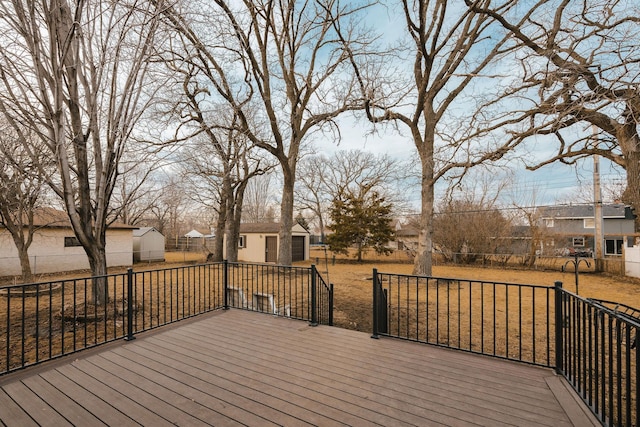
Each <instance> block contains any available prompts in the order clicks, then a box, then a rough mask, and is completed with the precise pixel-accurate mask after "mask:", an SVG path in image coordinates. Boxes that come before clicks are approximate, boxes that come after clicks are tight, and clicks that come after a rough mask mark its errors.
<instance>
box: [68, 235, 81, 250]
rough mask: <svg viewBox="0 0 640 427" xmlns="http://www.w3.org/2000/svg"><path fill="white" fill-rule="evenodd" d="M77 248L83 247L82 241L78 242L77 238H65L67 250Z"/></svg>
mask: <svg viewBox="0 0 640 427" xmlns="http://www.w3.org/2000/svg"><path fill="white" fill-rule="evenodd" d="M76 246H82V245H81V244H80V241H78V238H77V237H75V236H74V237H65V238H64V247H65V248H73V247H76Z"/></svg>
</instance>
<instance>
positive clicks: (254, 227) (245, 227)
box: [240, 222, 308, 234]
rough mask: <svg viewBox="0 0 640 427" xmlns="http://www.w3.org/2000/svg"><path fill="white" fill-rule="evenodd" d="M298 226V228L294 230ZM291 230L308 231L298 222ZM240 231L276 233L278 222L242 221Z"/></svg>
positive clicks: (278, 228)
mask: <svg viewBox="0 0 640 427" xmlns="http://www.w3.org/2000/svg"><path fill="white" fill-rule="evenodd" d="M297 227H299V229H298V230H295V229H296V228H297ZM291 229H292V231H298V232H304V233H308V231H307V230H306V229H305V228H304V227H303V226H301V225H300V224H298V223H295V224H294V225H293V227H292V228H291ZM240 232H241V233H269V234H277V233H278V232H280V223H279V222H243V223H241V224H240Z"/></svg>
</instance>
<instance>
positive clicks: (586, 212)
mask: <svg viewBox="0 0 640 427" xmlns="http://www.w3.org/2000/svg"><path fill="white" fill-rule="evenodd" d="M539 211H540V214H541V216H542V218H555V219H583V218H593V217H594V206H593V205H563V206H545V207H541V208H539ZM602 216H603V217H604V218H612V219H613V218H619V219H633V218H634V215H633V212H632V211H631V208H630V207H629V206H625V205H623V204H615V205H602Z"/></svg>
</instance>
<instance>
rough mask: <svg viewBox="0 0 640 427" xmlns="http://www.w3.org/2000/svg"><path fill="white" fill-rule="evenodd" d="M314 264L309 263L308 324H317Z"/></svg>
mask: <svg viewBox="0 0 640 427" xmlns="http://www.w3.org/2000/svg"><path fill="white" fill-rule="evenodd" d="M316 275H317V272H316V266H315V264H311V321H310V322H309V325H310V326H318V307H317V301H318V290H317V289H316V285H317V278H316Z"/></svg>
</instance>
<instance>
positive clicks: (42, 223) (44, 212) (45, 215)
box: [0, 208, 138, 229]
mask: <svg viewBox="0 0 640 427" xmlns="http://www.w3.org/2000/svg"><path fill="white" fill-rule="evenodd" d="M24 223H26V219H25V222H24ZM33 225H34V226H36V227H41V228H43V227H50V228H71V221H70V220H69V216H68V215H67V213H66V212H65V211H61V210H59V209H54V208H37V209H34V211H33ZM2 227H3V226H2V225H0V228H2ZM108 228H110V229H136V228H138V227H135V226H132V225H127V224H123V223H120V222H114V223H113V224H110V225H109V226H108Z"/></svg>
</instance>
